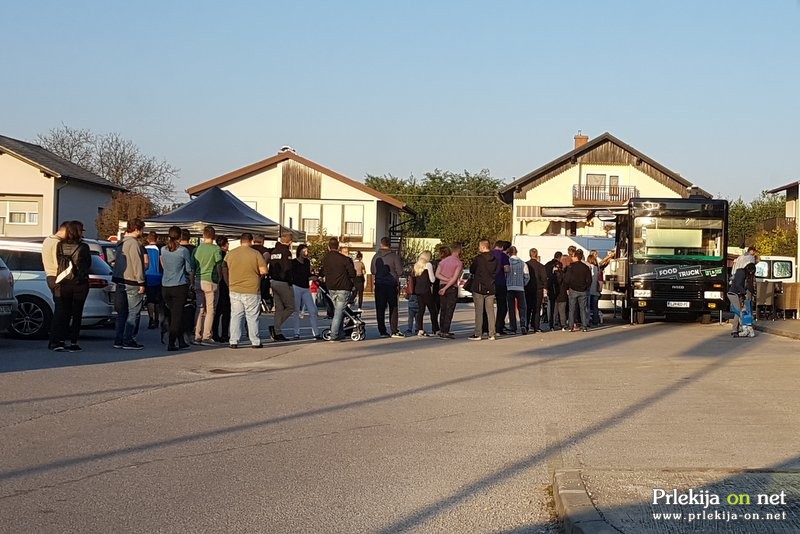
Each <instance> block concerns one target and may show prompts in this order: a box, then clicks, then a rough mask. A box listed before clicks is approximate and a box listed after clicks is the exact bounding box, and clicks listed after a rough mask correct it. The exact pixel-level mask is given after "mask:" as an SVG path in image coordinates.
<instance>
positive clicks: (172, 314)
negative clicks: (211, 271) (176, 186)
mask: <svg viewBox="0 0 800 534" xmlns="http://www.w3.org/2000/svg"><path fill="white" fill-rule="evenodd" d="M188 294H189V286H188V285H187V284H183V285H180V286H172V287H167V286H161V297H162V299H163V302H164V307H165V308H166V309H167V310H169V328H168V331H169V345H168V346H169V347H174V346H175V343H176V342H177V341H178V340H183V337H182V332H183V306H184V304H186V296H187V295H188Z"/></svg>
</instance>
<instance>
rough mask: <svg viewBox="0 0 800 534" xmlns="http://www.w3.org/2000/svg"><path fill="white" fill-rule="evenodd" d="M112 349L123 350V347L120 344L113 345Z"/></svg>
mask: <svg viewBox="0 0 800 534" xmlns="http://www.w3.org/2000/svg"><path fill="white" fill-rule="evenodd" d="M114 348H115V349H121V348H123V345H122V343H114Z"/></svg>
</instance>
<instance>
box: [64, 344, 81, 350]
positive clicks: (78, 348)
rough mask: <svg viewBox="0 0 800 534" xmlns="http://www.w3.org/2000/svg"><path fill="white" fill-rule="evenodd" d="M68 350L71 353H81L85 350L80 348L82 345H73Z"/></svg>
mask: <svg viewBox="0 0 800 534" xmlns="http://www.w3.org/2000/svg"><path fill="white" fill-rule="evenodd" d="M67 350H68V351H70V352H80V351H82V350H83V349H82V348H81V346H80V345H78V344H77V343H73V344H72V345H70V346H69V347H67Z"/></svg>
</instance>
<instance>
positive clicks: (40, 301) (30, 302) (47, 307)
mask: <svg viewBox="0 0 800 534" xmlns="http://www.w3.org/2000/svg"><path fill="white" fill-rule="evenodd" d="M0 259H2V260H3V262H4V263H5V264H6V265H7V266H8V269H10V270H11V272H12V274H13V275H14V295H15V296H16V300H17V303H18V306H17V312H16V313H15V314H14V316H13V318H12V320H11V326H10V328H9V332H10V333H11V334H13V335H15V336H18V337H22V338H42V337H46V336H47V334H48V333H49V332H50V328H51V327H52V324H53V311H54V309H55V305H54V303H53V294H52V292H51V291H50V288H49V287H48V286H47V277H46V275H45V272H44V265H43V264H42V244H41V243H31V242H25V241H16V240H0ZM114 289H115V286H114V283H113V282H112V281H111V267H110V266H109V265H108V264H107V263H106V262H104V261H103V260H102V259H100V255H99V254H96V253H92V264H91V267H90V269H89V296H88V297H87V298H86V304H85V305H84V308H83V325H84V326H95V325H98V324H103V323H106V322H108V321H110V320H112V319H113V316H114V306H113V303H114Z"/></svg>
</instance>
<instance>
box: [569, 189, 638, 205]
mask: <svg viewBox="0 0 800 534" xmlns="http://www.w3.org/2000/svg"><path fill="white" fill-rule="evenodd" d="M637 196H639V191H638V190H637V189H636V187H634V186H630V185H627V186H621V185H608V186H606V185H599V186H598V185H579V184H575V185H573V186H572V204H573V205H574V206H587V205H593V206H597V205H600V206H604V205H610V206H616V205H622V204H625V203H627V202H628V201H629V200H630V199H632V198H635V197H637Z"/></svg>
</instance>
